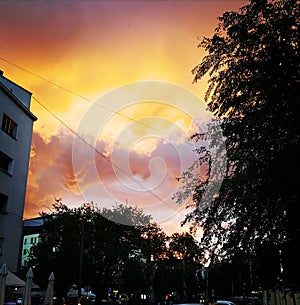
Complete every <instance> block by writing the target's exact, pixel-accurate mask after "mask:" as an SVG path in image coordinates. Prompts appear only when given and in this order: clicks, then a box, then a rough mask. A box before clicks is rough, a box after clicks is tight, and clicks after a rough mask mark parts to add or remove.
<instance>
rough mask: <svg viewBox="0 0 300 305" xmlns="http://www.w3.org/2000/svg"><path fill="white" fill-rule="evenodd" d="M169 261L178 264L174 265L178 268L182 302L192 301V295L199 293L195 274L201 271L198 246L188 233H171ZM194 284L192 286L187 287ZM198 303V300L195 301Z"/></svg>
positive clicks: (198, 282) (198, 283)
mask: <svg viewBox="0 0 300 305" xmlns="http://www.w3.org/2000/svg"><path fill="white" fill-rule="evenodd" d="M168 252H169V256H170V259H171V260H172V259H173V261H174V260H175V262H179V264H174V265H175V268H176V267H177V268H178V267H179V266H180V276H179V279H180V286H179V287H180V288H179V287H178V288H179V289H180V290H179V291H178V290H177V292H178V293H180V294H181V297H182V300H183V301H188V300H192V301H195V300H193V295H194V296H195V295H197V293H199V292H200V291H199V290H200V282H201V281H199V278H198V279H197V272H199V271H200V270H201V264H200V260H199V258H200V257H199V245H198V243H197V241H196V240H195V239H194V237H193V236H192V235H191V234H189V233H173V234H172V235H171V237H170V242H169V251H168ZM189 283H194V284H193V285H188V284H189ZM197 301H198V300H197Z"/></svg>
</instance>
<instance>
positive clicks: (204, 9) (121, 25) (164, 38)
mask: <svg viewBox="0 0 300 305" xmlns="http://www.w3.org/2000/svg"><path fill="white" fill-rule="evenodd" d="M245 4H246V1H239V0H232V1H231V0H228V1H226V0H220V1H218V0H212V1H209V0H207V1H206V0H203V1H201V0H198V1H197V0H194V1H189V0H176V1H175V0H174V1H171V0H169V1H167V0H165V1H158V0H153V1H138V0H135V1H115V0H111V1H30V2H27V1H1V2H0V37H1V44H0V69H1V70H3V71H4V76H6V77H7V78H9V79H11V80H12V81H14V82H16V83H17V84H19V85H21V86H23V87H24V88H25V89H27V90H29V91H30V92H32V101H31V111H32V112H33V113H34V114H35V115H36V116H37V117H38V121H36V122H35V123H34V130H33V137H32V149H31V158H30V164H29V174H28V182H27V193H26V200H25V211H24V218H26V219H28V218H32V217H36V216H38V215H39V213H40V212H41V211H45V212H48V211H49V209H51V206H52V204H53V202H54V198H62V200H63V202H64V203H65V204H67V205H68V206H70V207H77V206H79V205H80V204H82V203H83V202H93V203H94V204H95V205H96V206H97V207H99V208H101V207H112V206H113V205H116V204H119V203H126V204H129V205H134V206H138V207H140V208H142V209H143V210H144V211H145V213H146V214H151V215H152V216H153V219H154V221H156V222H158V224H159V225H160V226H161V227H162V228H163V229H164V230H165V231H166V232H167V233H168V234H170V233H172V232H176V231H182V230H187V227H184V228H181V227H180V222H181V221H182V220H183V219H184V215H185V213H186V212H187V209H186V206H187V205H188V203H189V202H190V200H191V199H190V198H189V199H187V201H185V202H184V203H183V204H181V205H179V204H178V203H176V201H175V200H174V199H172V197H173V195H174V193H176V192H177V191H178V190H179V188H180V181H178V180H177V179H176V178H177V177H180V175H181V174H182V172H183V171H185V170H187V169H188V168H189V166H190V165H191V164H192V163H193V161H194V160H196V158H197V154H196V153H195V152H194V148H195V147H197V145H200V144H203V143H193V142H191V141H190V139H189V138H190V136H191V135H192V134H193V133H195V132H205V131H206V126H207V123H208V122H209V121H210V120H211V119H212V118H213V116H212V114H210V113H209V112H208V111H207V110H206V105H205V103H204V95H205V90H206V88H207V80H208V78H207V77H205V78H204V79H203V80H201V81H199V82H197V83H193V75H192V73H191V70H192V69H193V67H195V66H196V65H197V64H198V63H200V62H201V59H202V58H203V56H205V52H204V50H203V49H201V48H198V45H199V43H200V41H201V40H202V38H203V37H211V36H212V35H213V33H214V29H215V27H216V26H217V17H218V16H221V15H222V13H224V12H225V11H231V10H237V9H238V8H240V7H241V6H243V5H245ZM205 144H207V143H205ZM204 172H205V169H200V170H199V173H198V174H199V175H200V176H202V175H204Z"/></svg>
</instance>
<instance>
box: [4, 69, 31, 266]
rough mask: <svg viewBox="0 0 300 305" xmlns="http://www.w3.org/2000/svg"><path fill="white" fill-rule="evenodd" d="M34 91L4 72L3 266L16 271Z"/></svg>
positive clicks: (20, 239)
mask: <svg viewBox="0 0 300 305" xmlns="http://www.w3.org/2000/svg"><path fill="white" fill-rule="evenodd" d="M30 102H31V93H30V92H29V91H27V90H25V89H24V88H22V87H20V86H19V85H17V84H15V83H14V82H12V81H11V80H9V79H7V78H6V77H4V76H3V72H2V71H0V128H1V129H0V266H1V265H2V264H3V263H6V264H7V267H8V269H9V270H10V271H12V272H16V271H17V268H18V264H19V257H20V249H21V242H22V218H23V211H24V201H25V194H26V184H27V175H28V165H29V157H30V146H31V138H32V129H33V122H34V121H36V119H37V118H36V117H35V116H34V115H33V114H32V113H31V112H30Z"/></svg>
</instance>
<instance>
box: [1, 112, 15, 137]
mask: <svg viewBox="0 0 300 305" xmlns="http://www.w3.org/2000/svg"><path fill="white" fill-rule="evenodd" d="M1 128H2V130H3V131H5V132H6V133H7V134H8V135H10V136H11V137H13V138H14V139H16V137H17V129H18V124H17V123H16V122H15V121H13V120H12V119H11V118H9V117H8V116H7V115H6V114H5V113H3V118H2V127H1Z"/></svg>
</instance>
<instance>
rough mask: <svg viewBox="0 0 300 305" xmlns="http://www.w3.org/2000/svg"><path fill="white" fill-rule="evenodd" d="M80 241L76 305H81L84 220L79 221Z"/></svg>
mask: <svg viewBox="0 0 300 305" xmlns="http://www.w3.org/2000/svg"><path fill="white" fill-rule="evenodd" d="M81 220H82V221H81V240H80V256H79V277H78V304H80V303H81V282H82V265H83V249H84V218H82V219H81Z"/></svg>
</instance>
